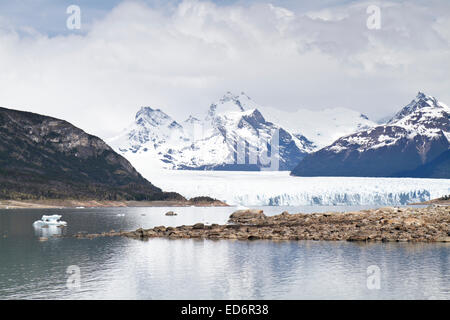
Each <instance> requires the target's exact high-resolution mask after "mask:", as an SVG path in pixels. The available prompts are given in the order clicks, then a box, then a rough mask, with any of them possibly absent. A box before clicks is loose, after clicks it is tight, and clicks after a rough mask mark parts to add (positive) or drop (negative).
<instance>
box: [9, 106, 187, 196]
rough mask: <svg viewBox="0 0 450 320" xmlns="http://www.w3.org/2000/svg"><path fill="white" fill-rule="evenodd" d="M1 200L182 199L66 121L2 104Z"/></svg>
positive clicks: (102, 143) (99, 141)
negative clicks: (142, 174) (160, 186)
mask: <svg viewBox="0 0 450 320" xmlns="http://www.w3.org/2000/svg"><path fill="white" fill-rule="evenodd" d="M0 183H1V189H0V198H1V199H21V200H27V199H99V200H166V199H179V200H182V199H184V198H183V197H182V196H181V195H179V194H177V193H165V192H163V191H162V190H161V189H160V188H157V187H155V186H154V185H152V184H151V183H150V182H149V181H147V180H146V179H144V178H143V177H142V176H141V174H140V173H139V172H137V171H136V169H135V168H134V167H133V166H132V165H131V164H130V163H129V161H128V160H126V159H125V158H124V157H122V156H120V155H119V154H117V153H116V152H115V151H114V150H113V149H112V148H111V147H109V146H108V145H107V144H106V143H105V142H104V141H103V140H101V139H100V138H98V137H96V136H93V135H90V134H87V133H86V132H84V131H83V130H81V129H80V128H77V127H75V126H73V125H72V124H70V123H69V122H67V121H65V120H61V119H57V118H53V117H48V116H44V115H40V114H37V113H32V112H26V111H19V110H13V109H8V108H3V107H0Z"/></svg>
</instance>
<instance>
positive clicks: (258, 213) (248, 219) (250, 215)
mask: <svg viewBox="0 0 450 320" xmlns="http://www.w3.org/2000/svg"><path fill="white" fill-rule="evenodd" d="M264 219H266V215H265V214H264V213H263V210H257V209H246V210H238V211H235V212H233V214H231V216H230V219H229V220H228V221H229V222H233V223H239V224H255V223H257V222H259V221H261V220H264Z"/></svg>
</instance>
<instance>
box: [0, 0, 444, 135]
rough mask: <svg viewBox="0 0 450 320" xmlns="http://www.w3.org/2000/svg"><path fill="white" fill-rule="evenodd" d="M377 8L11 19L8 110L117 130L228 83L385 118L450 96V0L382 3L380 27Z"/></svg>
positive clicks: (260, 97) (188, 3) (203, 6)
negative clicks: (64, 20)
mask: <svg viewBox="0 0 450 320" xmlns="http://www.w3.org/2000/svg"><path fill="white" fill-rule="evenodd" d="M370 4H371V3H370V2H365V3H364V2H357V3H349V4H343V5H340V6H336V5H335V6H333V7H328V8H322V9H320V10H316V11H302V10H300V9H299V10H296V9H288V8H286V7H282V6H281V5H276V4H270V3H263V2H255V3H253V4H247V5H240V4H231V5H217V4H215V3H214V2H210V1H194V0H185V1H181V2H180V3H178V4H174V3H171V4H169V5H167V6H166V7H164V6H157V7H150V6H148V5H146V4H145V3H143V2H139V1H124V2H122V3H121V4H119V5H118V6H116V7H115V8H114V9H112V10H111V11H110V12H108V13H107V14H106V15H105V16H104V17H102V18H101V19H98V20H96V21H93V22H91V23H90V24H89V29H88V30H87V31H86V32H85V33H81V34H80V33H77V34H71V33H67V34H64V35H59V36H52V37H49V36H48V35H46V34H41V33H39V32H37V31H35V30H32V29H30V28H29V27H28V29H27V31H26V32H24V30H23V28H22V29H21V28H20V26H11V24H7V27H6V25H5V23H2V21H7V19H5V18H2V17H0V105H3V106H9V107H14V108H18V109H22V110H31V111H35V112H39V113H44V114H50V115H54V116H57V117H61V118H64V119H66V120H68V121H70V122H72V123H74V124H75V125H78V126H80V127H82V128H83V129H85V130H87V131H88V132H91V133H94V134H97V135H100V136H107V135H110V134H112V133H114V132H117V131H119V130H121V129H122V128H123V127H125V126H126V125H127V123H128V122H129V121H131V120H132V118H133V115H134V113H135V112H136V110H137V109H138V108H139V107H140V106H143V105H151V106H154V107H158V108H161V109H163V110H165V111H166V112H167V113H169V114H171V115H173V116H174V117H175V118H177V119H180V120H183V118H186V117H187V116H188V115H189V114H190V113H197V112H200V111H202V110H204V109H206V108H207V107H208V106H209V104H210V103H211V102H213V101H215V100H216V99H217V98H218V97H220V96H221V95H222V94H223V93H224V92H226V91H228V90H231V91H237V92H240V91H245V92H246V93H247V94H248V95H250V96H251V97H252V98H253V99H254V100H255V101H257V102H259V103H260V104H263V105H267V106H271V107H275V108H280V109H284V110H294V109H297V108H310V109H322V108H326V107H347V108H352V109H356V110H359V111H361V112H364V113H367V114H368V115H369V116H371V117H373V118H377V117H382V116H383V115H386V114H390V113H393V112H395V111H396V110H397V109H399V108H400V107H401V106H402V105H405V104H407V103H408V102H409V101H410V100H411V99H412V98H413V96H414V95H415V94H416V92H417V91H418V90H423V91H425V92H427V93H429V94H432V95H435V96H437V97H438V98H439V99H441V100H442V101H443V102H446V103H450V92H449V91H448V88H449V87H450V80H449V77H448V70H450V59H449V58H450V34H449V32H448V30H449V24H448V21H450V19H449V18H450V17H449V14H448V12H449V10H448V9H449V5H448V4H447V2H445V1H433V2H430V4H429V5H428V6H426V5H427V4H423V3H422V2H418V1H416V2H411V1H407V2H406V1H405V2H383V1H382V2H381V3H380V8H381V17H382V25H381V29H380V30H369V29H368V28H367V27H366V20H367V18H368V14H367V13H366V8H367V7H368V6H369V5H370ZM81 9H82V12H83V10H88V9H87V8H83V7H82V8H81ZM19 29H20V30H19Z"/></svg>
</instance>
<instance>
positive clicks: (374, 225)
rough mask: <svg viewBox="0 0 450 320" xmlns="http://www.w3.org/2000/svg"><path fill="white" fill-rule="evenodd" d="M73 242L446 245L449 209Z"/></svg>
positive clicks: (251, 219)
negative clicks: (328, 242) (265, 242)
mask: <svg viewBox="0 0 450 320" xmlns="http://www.w3.org/2000/svg"><path fill="white" fill-rule="evenodd" d="M75 236H76V237H77V238H90V239H92V238H96V237H101V236H109V237H112V236H123V237H129V238H134V239H141V240H147V239H151V238H168V239H215V240H219V239H236V240H326V241H345V240H346V241H383V242H391V241H393V242H394V241H395V242H450V206H429V207H424V208H409V207H408V208H394V207H386V208H379V209H371V210H362V211H357V212H346V213H338V212H329V213H312V214H302V213H298V214H289V213H288V212H283V213H281V214H279V215H276V216H266V215H265V214H264V213H263V211H262V210H240V211H236V212H234V213H233V214H232V215H231V216H230V220H229V224H225V225H218V224H212V225H204V224H203V223H197V224H194V225H190V226H184V225H183V226H179V227H165V226H158V227H154V228H151V229H143V228H140V229H137V230H135V231H114V230H111V231H110V232H105V233H102V234H83V233H79V234H76V235H75Z"/></svg>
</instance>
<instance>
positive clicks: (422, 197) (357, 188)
mask: <svg viewBox="0 0 450 320" xmlns="http://www.w3.org/2000/svg"><path fill="white" fill-rule="evenodd" d="M142 174H143V175H144V177H146V178H147V179H149V180H150V181H151V182H152V183H153V184H155V185H156V186H158V187H160V188H162V189H163V190H164V191H176V192H179V193H181V194H182V195H183V196H185V197H187V198H191V197H195V196H200V195H202V196H210V197H213V198H217V199H219V200H223V201H225V202H227V203H228V204H230V205H242V206H301V205H327V206H329V205H380V206H385V205H405V204H409V203H413V202H420V201H426V200H430V199H434V198H438V197H441V196H443V195H446V194H450V179H416V178H352V177H292V176H290V175H289V172H287V171H267V172H236V171H234V172H230V171H228V172H227V171H183V170H165V171H158V172H155V171H153V172H142Z"/></svg>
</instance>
